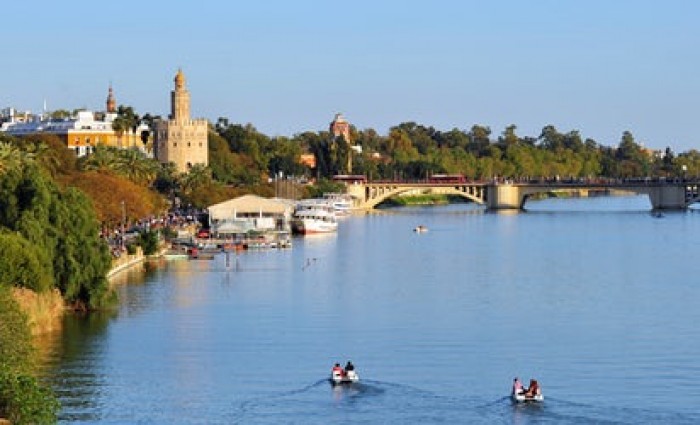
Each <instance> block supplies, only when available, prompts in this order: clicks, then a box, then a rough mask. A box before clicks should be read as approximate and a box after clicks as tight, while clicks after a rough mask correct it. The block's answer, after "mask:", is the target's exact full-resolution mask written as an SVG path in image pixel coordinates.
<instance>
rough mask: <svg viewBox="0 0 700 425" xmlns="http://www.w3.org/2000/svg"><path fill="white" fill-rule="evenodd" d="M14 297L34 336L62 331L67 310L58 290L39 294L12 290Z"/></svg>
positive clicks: (20, 289)
mask: <svg viewBox="0 0 700 425" xmlns="http://www.w3.org/2000/svg"><path fill="white" fill-rule="evenodd" d="M12 296H13V298H14V299H15V301H16V302H17V304H18V305H19V307H20V308H21V309H22V311H23V312H24V313H25V314H26V316H27V324H28V325H29V329H30V332H31V334H32V335H40V334H44V333H48V332H53V331H56V330H59V329H61V322H62V318H63V314H64V312H65V310H66V308H65V302H64V301H63V298H62V297H61V293H60V292H59V291H58V289H54V290H53V291H47V292H44V293H40V294H38V293H36V292H34V291H32V290H29V289H25V288H12Z"/></svg>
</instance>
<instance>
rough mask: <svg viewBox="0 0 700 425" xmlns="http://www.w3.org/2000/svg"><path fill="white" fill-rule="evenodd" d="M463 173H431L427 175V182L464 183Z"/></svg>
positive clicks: (465, 179) (465, 180)
mask: <svg viewBox="0 0 700 425" xmlns="http://www.w3.org/2000/svg"><path fill="white" fill-rule="evenodd" d="M466 182H467V178H466V177H464V175H463V174H433V175H432V176H430V177H428V183H466Z"/></svg>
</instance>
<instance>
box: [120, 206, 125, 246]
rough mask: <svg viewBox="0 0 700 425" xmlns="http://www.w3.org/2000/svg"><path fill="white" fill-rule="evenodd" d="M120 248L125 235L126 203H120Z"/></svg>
mask: <svg viewBox="0 0 700 425" xmlns="http://www.w3.org/2000/svg"><path fill="white" fill-rule="evenodd" d="M121 204H122V248H123V247H124V235H125V234H126V202H125V201H122V202H121Z"/></svg>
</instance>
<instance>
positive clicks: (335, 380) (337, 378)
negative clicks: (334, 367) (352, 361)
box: [330, 370, 360, 385]
mask: <svg viewBox="0 0 700 425" xmlns="http://www.w3.org/2000/svg"><path fill="white" fill-rule="evenodd" d="M330 381H331V384H333V385H343V384H354V383H357V382H359V381H360V376H359V375H358V374H357V372H355V371H354V370H348V371H347V372H345V373H342V372H340V371H333V372H332V373H331V377H330Z"/></svg>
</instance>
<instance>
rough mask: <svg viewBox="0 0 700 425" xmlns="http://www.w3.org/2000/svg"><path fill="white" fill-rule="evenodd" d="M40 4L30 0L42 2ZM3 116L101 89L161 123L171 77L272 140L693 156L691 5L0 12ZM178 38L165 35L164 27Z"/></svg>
mask: <svg viewBox="0 0 700 425" xmlns="http://www.w3.org/2000/svg"><path fill="white" fill-rule="evenodd" d="M44 3H45V4H44ZM2 15H3V25H2V26H1V27H0V35H1V36H2V39H3V40H4V42H3V47H2V50H0V51H1V52H2V53H1V54H2V61H0V63H1V64H2V70H1V71H0V75H1V76H2V78H0V106H1V107H5V106H14V107H17V108H19V109H31V110H33V111H38V110H40V109H41V107H42V104H43V101H44V99H46V101H47V104H48V107H49V109H58V108H64V109H73V108H81V107H86V108H90V109H103V108H104V100H105V97H106V93H107V87H108V85H109V83H110V82H111V83H112V85H113V86H114V90H115V94H116V97H117V101H118V103H120V104H128V105H131V106H133V107H134V108H135V109H136V110H137V112H140V113H145V112H151V113H155V114H162V115H167V114H168V112H169V107H170V106H169V96H170V94H169V91H170V90H171V89H172V84H173V82H172V79H173V77H174V75H175V72H176V71H177V69H178V67H182V68H183V70H184V72H185V74H186V76H187V84H188V88H189V89H190V91H191V96H192V113H193V115H196V116H197V117H205V118H209V119H212V120H216V118H217V117H219V116H224V117H227V118H229V119H230V120H231V122H238V123H252V124H253V125H254V126H255V127H257V128H258V129H259V130H260V131H262V132H264V133H266V134H268V135H271V136H274V135H284V136H291V135H293V134H295V133H300V132H303V131H307V130H313V131H317V130H324V129H326V128H327V126H328V123H329V122H330V120H331V119H332V118H333V115H334V114H335V113H336V112H342V113H344V114H345V116H346V117H347V118H348V120H350V121H351V122H352V123H353V124H354V125H356V126H357V127H358V128H360V129H364V128H374V129H376V130H377V131H379V132H380V133H381V134H386V132H387V130H388V129H389V127H391V126H393V125H396V124H399V123H401V122H404V121H416V122H418V123H421V124H424V125H432V126H434V127H435V128H437V129H440V130H450V129H452V128H455V127H456V128H460V129H469V128H471V126H472V125H473V124H480V125H486V126H489V127H491V129H492V131H493V134H495V135H497V134H500V133H501V132H502V131H503V129H504V128H505V127H506V126H507V125H510V124H515V125H516V126H517V127H518V130H517V133H518V134H520V135H527V136H535V137H536V136H538V135H539V133H540V131H541V129H542V128H543V127H544V126H546V125H549V124H551V125H554V126H555V127H557V129H559V131H562V132H566V131H570V130H578V131H580V132H581V134H582V135H583V136H584V137H590V138H593V139H595V140H596V141H597V142H598V143H601V144H603V145H613V146H616V145H617V144H618V143H619V141H620V137H621V134H622V132H623V131H625V130H629V131H631V132H632V133H633V134H634V136H635V138H636V140H637V141H638V142H640V143H642V144H644V145H645V146H647V147H651V148H658V149H662V148H664V147H666V146H671V147H672V149H673V150H674V151H675V152H682V151H687V150H689V149H700V135H699V134H698V131H697V128H696V125H695V124H696V123H697V122H698V120H697V119H696V117H698V115H699V113H700V108H699V107H698V102H697V100H698V99H700V72H699V70H700V23H699V22H698V19H699V18H700V2H697V1H692V0H686V1H683V0H668V1H663V2H662V1H646V0H634V1H632V0H605V1H603V0H586V1H583V0H581V1H573V0H572V1H565V0H558V1H555V0H519V1H518V0H489V1H483V0H482V1H471V0H465V1H448V0H443V1H441V0H433V1H413V0H404V1H394V0H385V1H382V0H374V1H366V0H355V1H346V2H331V1H313V0H297V1H262V0H261V1H255V2H253V1H245V2H243V1H207V0H200V1H198V2H194V1H184V0H180V1H175V0H173V1H167V2H166V1H141V2H136V1H132V0H125V1H121V2H118V1H113V2H95V1H85V0H76V1H72V2H53V1H51V2H49V1H46V2H43V1H40V2H37V1H35V2H33V3H27V2H10V4H7V5H3V11H2ZM178 27H179V28H178Z"/></svg>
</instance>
